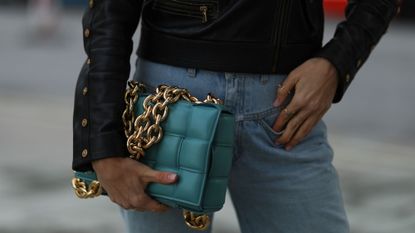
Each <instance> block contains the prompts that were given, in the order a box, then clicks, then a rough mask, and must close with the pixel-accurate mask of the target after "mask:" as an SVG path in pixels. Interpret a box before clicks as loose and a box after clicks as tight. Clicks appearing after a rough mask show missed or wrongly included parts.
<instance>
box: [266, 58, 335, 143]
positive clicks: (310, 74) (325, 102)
mask: <svg viewBox="0 0 415 233" xmlns="http://www.w3.org/2000/svg"><path fill="white" fill-rule="evenodd" d="M337 82H338V81H337V70H336V68H335V67H334V66H333V65H332V64H331V63H330V62H329V61H328V60H326V59H324V58H312V59H309V60H307V61H306V62H304V63H303V64H302V65H300V66H299V67H297V68H296V69H295V70H293V71H292V72H291V73H290V74H289V75H288V77H287V79H286V80H285V81H284V82H283V84H282V85H281V86H280V87H279V90H278V94H277V98H276V100H275V102H274V105H275V106H281V105H282V103H284V102H285V100H286V98H287V96H288V95H289V94H290V93H293V92H294V96H293V98H292V100H291V101H290V102H289V103H288V106H286V107H285V108H284V109H283V110H282V111H281V114H280V115H279V116H278V118H277V120H276V121H275V123H274V126H273V129H274V130H275V131H277V132H279V131H282V130H284V133H283V134H282V135H281V136H280V137H279V138H278V139H277V141H276V143H278V144H281V145H285V148H286V150H290V149H292V148H293V147H294V146H295V145H297V144H298V143H299V142H300V141H301V140H302V139H303V138H304V137H305V136H307V135H308V133H310V131H311V130H312V129H313V127H314V126H315V125H316V124H317V123H318V122H319V121H320V120H321V118H322V117H323V116H324V114H325V113H326V112H327V110H328V109H329V108H330V106H331V104H332V101H333V98H334V95H335V93H336V89H337ZM284 127H285V129H284Z"/></svg>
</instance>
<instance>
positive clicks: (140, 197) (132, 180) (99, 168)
mask: <svg viewBox="0 0 415 233" xmlns="http://www.w3.org/2000/svg"><path fill="white" fill-rule="evenodd" d="M92 166H93V168H94V170H95V172H96V174H97V177H98V180H99V182H100V183H101V185H102V187H103V188H104V189H105V191H106V192H107V193H108V196H109V198H110V199H111V201H113V202H114V203H116V204H118V205H120V206H121V207H123V208H124V209H134V210H138V211H154V212H163V211H165V210H167V207H166V206H165V205H162V204H160V203H158V202H157V201H155V200H153V199H151V198H150V197H149V196H148V195H147V194H146V193H145V189H146V187H147V185H148V184H149V183H150V182H156V183H162V184H172V183H175V182H176V180H177V175H176V174H174V173H170V172H160V171H155V170H152V169H151V168H149V167H148V166H146V165H144V164H142V163H140V162H137V161H135V160H133V159H130V158H119V157H113V158H106V159H101V160H97V161H94V162H92Z"/></svg>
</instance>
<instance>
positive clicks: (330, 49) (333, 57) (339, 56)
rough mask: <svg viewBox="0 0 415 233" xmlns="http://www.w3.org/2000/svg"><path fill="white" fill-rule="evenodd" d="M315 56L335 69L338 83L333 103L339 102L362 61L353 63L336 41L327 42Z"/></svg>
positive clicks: (351, 58)
mask: <svg viewBox="0 0 415 233" xmlns="http://www.w3.org/2000/svg"><path fill="white" fill-rule="evenodd" d="M315 56H316V57H321V58H325V59H327V60H328V61H329V62H330V63H331V64H332V65H333V66H334V67H335V68H336V70H337V78H338V82H337V90H336V94H335V96H334V98H333V103H338V102H340V100H341V99H342V98H343V95H344V93H345V92H346V90H347V88H348V87H349V85H350V83H351V82H352V81H353V79H354V77H355V75H356V72H357V70H358V69H359V67H360V66H361V65H362V63H363V60H362V59H357V61H355V60H356V59H355V58H354V57H353V55H352V54H351V53H350V51H349V50H347V49H346V48H345V47H344V46H341V45H340V44H339V43H338V42H337V41H336V39H332V40H331V41H330V42H328V43H327V44H326V45H325V46H324V47H323V48H322V49H321V50H320V51H319V52H318V53H317V54H316V55H315Z"/></svg>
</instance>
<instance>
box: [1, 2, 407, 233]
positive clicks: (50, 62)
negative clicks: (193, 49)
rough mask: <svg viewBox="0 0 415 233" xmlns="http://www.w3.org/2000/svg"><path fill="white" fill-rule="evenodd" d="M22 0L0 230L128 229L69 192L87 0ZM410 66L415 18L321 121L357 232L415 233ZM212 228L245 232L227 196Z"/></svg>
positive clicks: (113, 214) (8, 73) (5, 10)
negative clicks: (38, 0) (38, 1)
mask: <svg viewBox="0 0 415 233" xmlns="http://www.w3.org/2000/svg"><path fill="white" fill-rule="evenodd" d="M52 1H53V0H52ZM23 2H25V1H14V0H13V1H5V0H0V208H1V211H0V233H26V232H27V233H37V232H39V233H66V232H79V233H81V232H84V233H92V232H101V233H109V232H123V225H122V221H121V218H120V216H119V212H118V208H117V207H116V206H115V205H114V204H112V203H110V201H109V200H107V199H106V198H104V197H101V198H98V199H96V200H88V201H85V200H78V199H77V198H75V196H74V195H73V193H72V190H71V187H70V179H71V177H72V171H71V160H72V128H71V127H72V111H73V94H74V87H75V82H76V79H77V75H78V72H79V70H80V68H81V65H82V63H83V62H84V61H85V59H86V56H85V53H84V52H83V46H82V25H81V17H82V7H77V6H76V5H77V4H78V3H80V2H81V1H64V2H63V3H64V4H63V5H62V4H59V5H57V6H55V7H53V8H51V9H49V10H45V9H46V8H44V6H43V8H42V6H40V7H39V6H34V7H32V8H30V9H28V8H27V7H26V5H23V4H17V3H23ZM45 2H47V0H46V1H45ZM53 2H56V1H53ZM82 2H84V1H82ZM61 3H62V2H61ZM45 12H47V13H45ZM413 12H415V10H414V11H413ZM339 20H340V19H339V18H332V19H329V20H328V21H327V28H326V35H325V38H326V39H325V40H326V41H327V40H328V39H329V38H330V36H331V35H332V34H333V32H334V28H335V25H336V23H337V22H338V21H339ZM137 41H138V35H136V38H135V42H137ZM134 59H135V56H133V57H132V61H134ZM414 69H415V21H411V20H408V21H406V20H397V21H395V22H394V23H393V24H392V25H391V27H390V29H389V31H388V33H387V34H386V35H385V36H384V38H383V39H382V41H381V42H380V43H379V44H378V46H377V48H376V49H375V50H374V52H373V54H372V55H371V57H370V59H369V60H368V62H367V63H366V64H365V65H364V66H363V68H362V69H361V71H360V72H359V74H358V76H357V77H356V79H355V81H354V82H353V83H352V85H351V87H350V89H349V90H348V92H347V94H346V95H345V97H344V99H343V101H342V102H341V103H340V104H336V105H333V107H332V109H331V110H330V112H329V113H328V114H327V115H326V117H325V120H326V123H327V125H328V128H329V137H330V142H331V143H332V146H333V148H334V150H335V153H336V154H335V161H334V163H335V165H336V167H337V169H338V171H339V175H340V177H341V184H342V187H343V191H344V198H345V202H346V208H347V212H348V216H349V219H350V224H351V229H352V232H353V233H392V232H393V233H414V232H415V166H414V165H415V143H414V142H415V123H414V120H415V102H414V100H415V79H414ZM276 221H277V220H276ZM214 232H215V233H236V232H239V229H238V223H237V220H236V218H235V215H234V212H233V209H232V206H231V202H230V200H228V201H227V204H226V207H225V208H224V209H223V210H222V211H220V212H219V213H218V214H217V217H216V218H215V223H214Z"/></svg>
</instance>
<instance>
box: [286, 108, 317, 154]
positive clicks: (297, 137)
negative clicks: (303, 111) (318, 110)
mask: <svg viewBox="0 0 415 233" xmlns="http://www.w3.org/2000/svg"><path fill="white" fill-rule="evenodd" d="M320 118H321V117H319V116H317V117H309V118H307V120H305V121H304V122H303V124H302V125H301V126H300V127H299V128H298V130H297V131H296V132H295V134H294V136H293V137H292V138H291V139H290V140H289V142H287V143H286V145H285V148H286V150H291V149H292V148H293V147H294V146H296V145H297V144H298V143H299V142H300V141H301V140H302V139H303V138H304V137H305V136H307V135H308V134H309V133H310V131H311V130H312V129H313V127H314V126H315V125H316V124H317V122H318V121H319V120H320Z"/></svg>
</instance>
